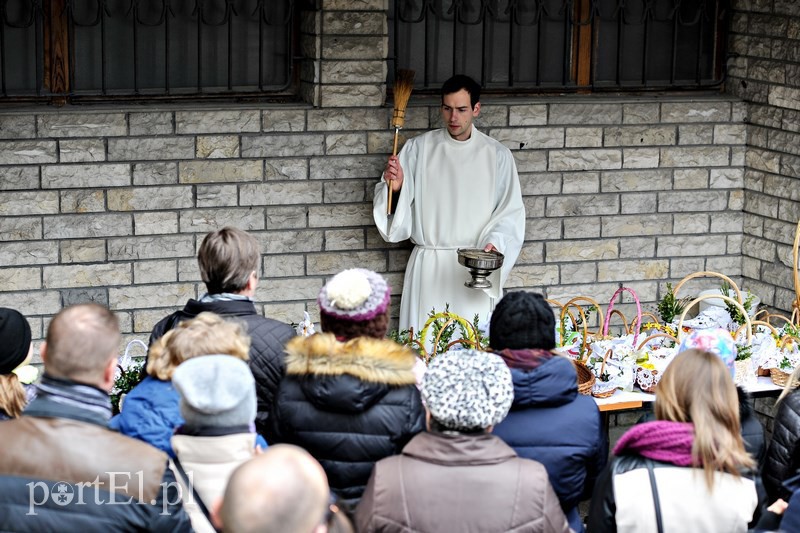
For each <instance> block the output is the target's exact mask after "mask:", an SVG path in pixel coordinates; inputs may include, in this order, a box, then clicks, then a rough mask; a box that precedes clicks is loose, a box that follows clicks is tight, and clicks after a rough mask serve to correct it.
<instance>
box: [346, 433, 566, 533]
mask: <svg viewBox="0 0 800 533" xmlns="http://www.w3.org/2000/svg"><path fill="white" fill-rule="evenodd" d="M355 519H356V526H357V528H358V531H360V532H362V533H372V532H377V531H381V532H397V533H401V532H403V533H405V532H412V531H420V532H421V531H425V532H433V531H442V532H462V531H474V532H484V531H486V532H489V531H514V532H518V533H522V532H531V533H566V532H567V531H569V527H568V525H567V520H566V518H565V517H564V513H563V512H562V511H561V506H560V505H559V503H558V498H557V497H556V495H555V493H554V492H553V488H552V487H551V486H550V483H548V481H547V471H546V470H545V469H544V468H543V467H542V465H541V464H539V463H537V462H535V461H530V460H528V459H521V458H519V457H517V454H516V453H514V450H512V449H511V448H509V447H508V445H506V444H505V443H504V442H503V441H502V440H500V439H498V438H497V437H495V436H494V435H488V434H486V433H483V434H477V435H458V434H455V435H450V434H443V433H435V432H431V433H428V432H424V433H420V434H419V435H417V436H416V437H414V438H413V439H412V440H411V442H409V443H408V445H407V446H406V447H405V448H403V453H402V454H401V455H396V456H394V457H388V458H386V459H384V460H382V461H380V462H378V464H376V465H375V471H374V472H373V473H372V476H371V477H370V480H369V485H368V487H367V490H366V492H365V493H364V498H363V499H362V500H361V503H360V504H359V505H358V508H357V509H356V514H355Z"/></svg>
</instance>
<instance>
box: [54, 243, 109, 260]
mask: <svg viewBox="0 0 800 533" xmlns="http://www.w3.org/2000/svg"><path fill="white" fill-rule="evenodd" d="M52 242H56V241H52ZM58 247H59V249H60V251H61V263H100V262H103V261H105V260H106V241H105V240H104V239H71V240H64V241H59V242H58ZM56 262H57V261H52V263H56Z"/></svg>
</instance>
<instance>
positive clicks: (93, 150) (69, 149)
mask: <svg viewBox="0 0 800 533" xmlns="http://www.w3.org/2000/svg"><path fill="white" fill-rule="evenodd" d="M58 160H59V161H61V162H62V163H92V162H96V161H105V160H106V143H105V140H104V139H60V140H59V141H58Z"/></svg>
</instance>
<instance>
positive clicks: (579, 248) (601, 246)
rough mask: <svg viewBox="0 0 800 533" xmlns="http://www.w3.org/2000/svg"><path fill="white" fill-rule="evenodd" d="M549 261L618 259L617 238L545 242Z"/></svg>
mask: <svg viewBox="0 0 800 533" xmlns="http://www.w3.org/2000/svg"><path fill="white" fill-rule="evenodd" d="M545 255H546V257H547V262H548V263H554V262H562V261H567V262H573V261H597V260H606V259H616V258H617V257H618V255H619V250H618V242H617V240H616V239H600V240H574V241H556V242H547V243H545Z"/></svg>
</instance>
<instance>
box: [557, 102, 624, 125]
mask: <svg viewBox="0 0 800 533" xmlns="http://www.w3.org/2000/svg"><path fill="white" fill-rule="evenodd" d="M621 123H622V105H621V104H611V103H609V104H601V103H592V104H581V103H577V102H570V103H565V104H550V119H549V121H548V124H551V125H553V124H576V125H581V126H585V125H587V124H621Z"/></svg>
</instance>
